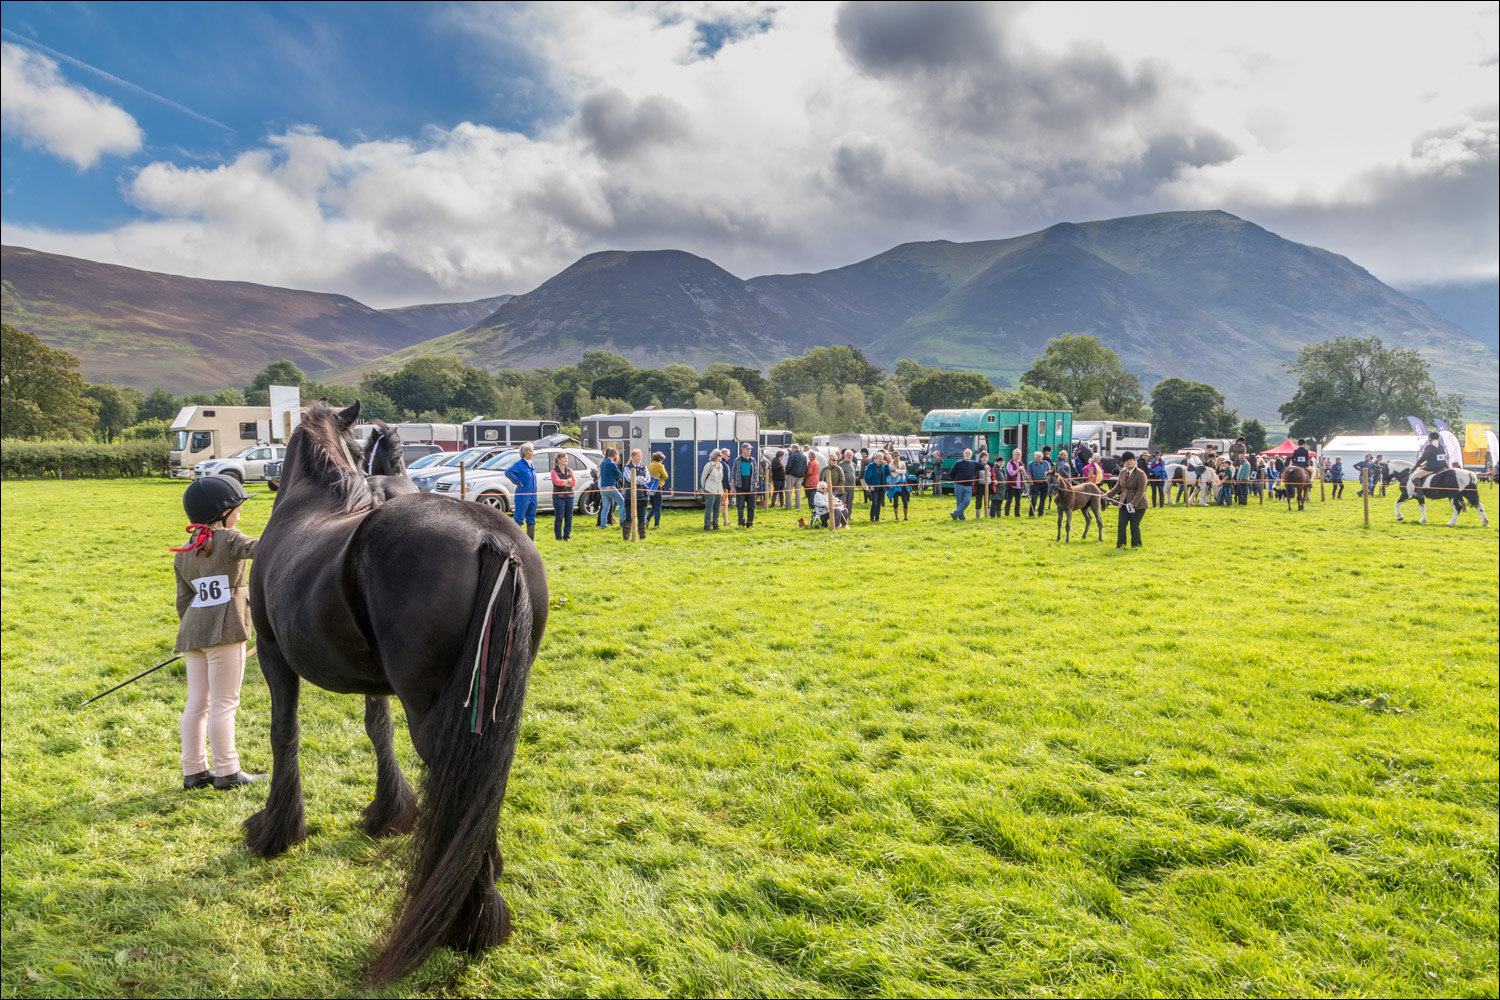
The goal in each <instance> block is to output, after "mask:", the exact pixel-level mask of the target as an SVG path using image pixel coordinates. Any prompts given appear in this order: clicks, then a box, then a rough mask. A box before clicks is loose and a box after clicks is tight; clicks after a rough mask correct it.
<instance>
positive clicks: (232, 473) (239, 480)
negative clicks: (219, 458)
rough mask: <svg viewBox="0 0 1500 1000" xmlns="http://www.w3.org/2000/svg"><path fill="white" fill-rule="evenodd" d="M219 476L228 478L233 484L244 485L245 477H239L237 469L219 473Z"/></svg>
mask: <svg viewBox="0 0 1500 1000" xmlns="http://www.w3.org/2000/svg"><path fill="white" fill-rule="evenodd" d="M219 475H221V476H228V477H229V478H230V479H233V480H234V481H235V482H237V483H239V484H240V485H242V486H243V485H244V483H245V477H244V476H242V475H240V472H239V470H238V469H225V470H224V471H223V472H221V473H219Z"/></svg>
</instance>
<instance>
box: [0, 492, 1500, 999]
mask: <svg viewBox="0 0 1500 1000" xmlns="http://www.w3.org/2000/svg"><path fill="white" fill-rule="evenodd" d="M181 489H182V487H181V485H180V484H172V483H166V482H133V483H132V482H125V483H116V482H99V483H93V482H91V483H37V482H19V483H18V482H7V483H5V484H4V485H3V491H0V500H3V507H4V531H3V565H4V577H3V585H4V590H3V600H4V611H3V681H4V683H3V781H4V809H3V851H4V855H3V862H4V863H3V902H4V905H3V963H0V964H3V972H0V976H3V978H0V982H3V991H4V995H6V996H28V997H29V996H98V995H142V996H145V995H152V996H194V997H197V996H233V995H249V996H321V995H336V996H342V995H351V996H352V995H360V994H361V993H362V992H363V991H362V989H361V986H360V978H361V974H362V966H363V963H365V962H366V961H367V960H368V958H369V957H370V955H371V954H372V950H373V947H374V945H375V943H376V942H377V940H378V938H379V936H380V934H381V932H382V930H383V928H385V927H386V926H387V922H388V916H389V912H390V909H391V906H392V905H393V902H394V901H395V899H396V894H397V891H398V889H399V886H400V881H399V878H400V871H401V868H400V864H399V861H400V852H401V849H402V847H403V842H402V841H401V840H395V841H383V842H374V841H371V840H370V839H368V838H367V837H365V836H364V834H363V833H362V832H360V830H359V828H358V826H357V820H358V813H359V810H360V809H361V808H362V807H363V806H364V804H365V803H366V802H367V801H368V800H369V797H370V795H371V794H372V792H373V789H374V764H373V758H372V755H371V753H370V750H369V744H368V742H367V740H366V738H365V735H364V729H363V724H362V702H361V700H360V699H357V698H351V697H341V696H336V695H331V694H327V693H324V692H321V691H317V690H315V689H309V688H306V687H304V695H303V705H302V725H303V735H304V745H303V754H302V762H303V769H304V782H305V788H306V792H307V800H308V824H309V827H310V829H311V836H310V837H309V839H308V840H307V841H306V842H304V843H303V844H301V845H299V846H297V847H295V848H293V849H292V850H291V851H290V852H288V853H287V854H286V855H284V856H283V857H281V858H279V859H276V860H274V861H261V860H258V859H256V858H253V857H251V856H250V855H249V854H248V853H247V851H246V850H245V848H244V846H243V844H242V842H241V838H240V829H239V823H240V821H241V820H242V819H243V818H244V817H245V816H246V815H248V814H249V813H251V812H253V811H255V810H256V809H258V808H259V807H260V803H262V802H263V801H264V798H265V795H266V789H265V787H264V786H259V787H253V788H250V789H245V790H241V791H237V792H234V793H225V794H219V793H215V792H212V791H200V792H193V793H188V792H183V791H182V790H181V789H180V786H179V781H180V770H179V768H178V755H179V747H178V739H177V717H178V713H179V712H180V711H181V705H182V700H183V697H184V685H183V681H182V674H181V671H180V670H178V669H177V668H175V667H174V668H168V669H167V670H164V671H161V672H160V673H158V674H156V675H153V676H152V677H150V678H147V679H146V680H144V681H141V682H139V683H137V684H135V685H133V686H131V687H129V688H126V689H124V690H123V691H121V692H118V693H117V694H115V695H111V696H110V697H109V698H107V699H105V700H104V701H102V702H99V703H97V704H95V705H91V706H89V707H88V708H85V709H79V708H78V707H77V706H78V705H79V703H80V702H81V701H82V700H83V699H84V698H85V697H87V696H89V695H90V694H93V693H96V692H98V691H100V690H103V689H104V688H106V687H108V686H109V685H111V684H114V683H117V682H118V681H119V680H123V679H124V678H125V677H127V676H129V675H130V674H132V673H135V672H138V671H139V670H142V669H144V668H145V667H147V666H150V665H151V664H153V663H155V662H158V661H159V660H161V659H164V658H165V657H166V656H167V655H169V651H170V647H171V642H172V639H173V635H174V631H175V624H176V619H175V615H174V613H173V610H172V593H173V590H172V575H171V558H170V554H169V553H168V552H167V551H166V549H167V546H169V545H174V544H179V543H180V539H182V538H184V537H185V536H184V535H183V534H182V530H181V527H182V524H183V522H184V518H183V517H182V515H181V508H180V504H179V498H180V494H181ZM1352 492H1353V491H1352V490H1351V493H1352ZM1484 495H1485V498H1486V502H1487V506H1489V507H1490V509H1491V511H1492V513H1500V509H1497V508H1500V504H1497V502H1496V497H1495V491H1494V489H1493V488H1492V487H1491V488H1487V490H1486V492H1485V494H1484ZM269 511H270V504H269V503H268V502H266V500H265V499H261V500H256V501H253V502H252V503H251V504H250V505H249V506H248V507H247V515H246V518H245V525H244V526H245V527H246V529H247V530H250V531H252V532H254V531H257V530H258V529H259V528H260V527H261V526H262V525H263V524H264V523H265V519H266V516H267V515H268V514H269ZM1408 512H1409V514H1410V517H1411V518H1412V519H1414V518H1415V516H1416V508H1415V507H1414V506H1411V507H1408ZM1448 513H1449V511H1447V510H1446V509H1445V510H1443V511H1442V512H1441V516H1440V517H1439V518H1438V523H1436V524H1431V525H1426V526H1422V525H1418V524H1416V523H1414V521H1413V520H1409V521H1408V523H1405V524H1396V523H1393V522H1392V520H1391V512H1390V507H1389V504H1388V503H1386V502H1384V501H1382V502H1380V503H1379V504H1378V505H1377V507H1376V509H1375V511H1374V512H1373V514H1374V517H1373V524H1372V526H1371V527H1370V528H1369V529H1365V528H1364V527H1362V525H1361V524H1360V516H1359V507H1358V501H1356V500H1354V499H1352V498H1346V499H1345V500H1343V501H1342V502H1338V503H1335V502H1328V503H1324V504H1319V503H1318V502H1317V501H1316V500H1315V501H1314V503H1313V504H1312V506H1311V507H1310V509H1309V510H1308V511H1306V512H1305V513H1302V514H1297V513H1295V512H1293V513H1290V514H1289V513H1288V512H1287V511H1286V508H1285V506H1284V505H1282V506H1272V505H1269V504H1268V505H1266V506H1265V507H1258V506H1252V507H1250V508H1248V509H1230V510H1223V509H1192V510H1184V509H1181V508H1176V509H1171V510H1167V511H1160V512H1157V511H1153V512H1151V513H1150V514H1148V515H1147V517H1146V521H1145V529H1146V540H1147V546H1148V547H1147V548H1146V549H1144V550H1142V551H1139V552H1129V551H1125V552H1117V551H1116V550H1115V549H1114V547H1113V527H1114V524H1113V517H1112V516H1111V517H1110V518H1109V526H1110V534H1109V536H1108V537H1109V541H1108V542H1106V544H1104V545H1098V544H1095V543H1094V542H1093V541H1090V542H1088V543H1087V544H1084V543H1080V542H1079V541H1078V540H1077V532H1076V530H1075V534H1074V541H1073V543H1072V544H1071V545H1067V546H1063V545H1058V544H1056V543H1054V542H1053V541H1052V534H1053V530H1052V522H1051V520H1050V518H1049V519H1048V520H1047V521H1046V522H1045V523H1038V522H1036V521H1029V520H1027V519H1025V518H1022V519H1020V520H1014V519H1012V520H1010V521H1008V522H1006V523H1003V524H1002V523H998V522H989V521H972V520H971V521H969V522H967V523H964V524H955V523H952V522H950V521H949V520H948V518H947V517H946V514H945V509H944V510H940V509H939V508H938V507H937V506H936V505H935V503H934V501H932V500H930V499H925V498H924V499H919V500H918V501H917V503H916V505H915V506H914V508H913V514H912V520H911V521H910V522H909V523H885V524H880V525H875V526H871V525H868V524H865V523H862V521H863V518H864V516H865V511H864V508H862V507H861V508H859V509H858V510H857V512H856V527H855V529H854V530H851V531H848V532H843V533H839V534H837V535H830V534H829V533H826V532H812V531H799V530H797V529H796V528H795V527H794V526H793V524H792V520H793V519H792V518H791V517H790V516H789V515H786V514H783V513H781V512H779V511H778V512H775V513H773V514H772V515H771V516H769V517H764V516H763V517H762V520H761V522H759V523H758V525H757V527H756V528H755V529H754V530H753V532H740V531H737V530H735V529H728V530H726V531H721V532H719V533H718V534H716V535H705V534H703V532H702V531H701V530H700V525H701V515H700V514H698V513H697V512H686V511H685V512H681V513H671V512H669V513H668V516H667V522H666V524H665V527H664V528H663V529H662V530H661V531H660V532H656V533H653V534H652V535H651V537H650V538H649V539H648V541H646V542H645V543H644V544H642V545H638V546H634V547H627V546H626V545H625V544H624V543H622V542H621V541H620V538H619V534H618V533H617V532H615V531H610V532H607V533H606V532H601V531H599V530H597V529H596V528H592V527H588V526H580V528H579V529H578V530H577V537H576V538H575V540H574V541H573V542H572V543H570V544H569V545H567V546H563V545H561V544H558V543H555V542H554V541H553V540H552V538H551V523H550V520H544V522H543V523H542V524H540V525H539V528H540V530H539V532H538V535H539V545H540V547H541V550H542V553H543V555H544V557H545V558H546V559H547V562H548V568H549V571H550V575H551V579H550V582H551V588H552V595H553V602H552V603H553V611H552V617H551V621H550V625H549V629H548V632H547V636H546V639H545V641H544V643H543V645H542V654H541V657H540V658H539V660H538V661H537V664H536V667H535V669H534V672H533V674H532V681H531V690H530V696H529V700H528V704H527V711H526V715H525V719H524V722H523V726H522V732H521V746H520V751H519V753H518V756H517V759H516V764H515V769H514V772H513V776H512V779H511V792H510V796H509V799H508V800H507V802H506V805H505V809H504V810H503V812H502V814H501V829H500V837H501V845H502V848H503V850H504V851H505V855H506V873H505V877H504V879H503V880H502V881H501V889H502V891H503V892H504V893H505V895H506V897H507V898H508V899H509V901H510V903H511V906H512V908H513V909H514V911H515V914H516V920H517V933H516V934H515V936H514V937H513V938H512V940H511V942H510V943H509V944H508V945H507V946H506V947H504V948H501V949H498V950H496V951H493V952H491V953H489V954H488V955H486V956H484V957H483V958H482V959H479V960H468V959H465V958H463V957H461V956H458V955H454V954H451V953H449V952H446V951H440V952H439V953H438V954H437V956H436V957H434V958H433V959H432V960H431V961H430V962H428V963H427V964H426V965H425V966H424V967H423V968H422V969H421V970H419V971H418V972H417V973H416V974H415V975H414V976H413V977H411V978H410V979H408V980H406V981H405V982H403V983H401V984H399V985H398V987H397V988H396V989H395V990H393V991H391V992H393V993H394V994H396V995H407V994H424V995H426V994H438V995H444V996H474V995H492V996H493V995H508V996H509V995H516V996H572V995H589V996H599V995H615V996H654V995H671V996H696V995H726V996H727V995H787V996H850V995H857V996H890V995H911V996H932V995H1015V994H1024V995H1141V994H1195V995H1260V994H1277V995H1285V994H1308V995H1351V994H1354V995H1387V996H1494V995H1496V992H1497V985H1496V975H1497V964H1496V963H1497V954H1496V952H1497V946H1496V935H1497V916H1496V905H1497V896H1496V881H1497V867H1496V866H1497V815H1500V811H1497V709H1500V706H1497V695H1496V641H1497V634H1500V620H1497V618H1500V615H1497V606H1500V595H1497V555H1500V552H1497V534H1496V530H1495V529H1494V528H1490V529H1481V528H1480V527H1479V526H1478V525H1479V522H1478V517H1477V516H1476V515H1475V514H1474V513H1473V512H1470V513H1468V514H1466V515H1465V516H1464V518H1463V519H1462V520H1461V521H1460V526H1459V527H1457V528H1451V529H1450V528H1445V527H1444V526H1443V525H1442V523H1441V522H1442V521H1445V520H1446V519H1447V517H1448ZM1076 527H1077V525H1076V524H1075V529H1076ZM267 718H268V698H267V694H266V689H265V685H264V683H263V682H262V681H261V679H260V677H259V674H258V671H256V670H255V669H254V667H253V666H252V671H251V675H250V676H247V679H246V683H245V689H244V700H243V704H242V707H241V710H240V714H239V737H240V746H241V753H242V756H243V757H244V758H245V761H246V764H247V766H258V767H260V768H265V767H268V766H269V763H270V751H269V748H268V745H267V732H266V730H267V725H266V722H267ZM397 725H398V748H399V750H400V752H401V753H402V755H403V761H404V762H405V763H406V764H407V765H408V769H409V770H410V771H416V770H417V768H418V764H417V761H416V760H415V757H414V755H413V753H412V751H411V748H410V742H409V740H407V739H406V737H405V733H404V732H403V731H401V727H402V725H403V723H402V722H401V721H400V719H399V718H398V723H397Z"/></svg>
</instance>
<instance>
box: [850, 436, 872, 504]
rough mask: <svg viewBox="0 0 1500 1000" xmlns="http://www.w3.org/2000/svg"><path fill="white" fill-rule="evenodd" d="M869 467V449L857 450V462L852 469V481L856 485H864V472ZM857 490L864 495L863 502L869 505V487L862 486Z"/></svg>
mask: <svg viewBox="0 0 1500 1000" xmlns="http://www.w3.org/2000/svg"><path fill="white" fill-rule="evenodd" d="M869 467H870V449H868V448H861V449H859V462H858V463H857V464H856V466H855V469H854V481H855V482H856V483H864V481H865V470H866V469H868V468H869ZM857 489H858V490H859V492H862V493H864V495H865V502H866V503H870V502H871V499H870V487H869V486H868V485H864V486H859V487H857ZM850 509H851V510H852V509H853V508H850Z"/></svg>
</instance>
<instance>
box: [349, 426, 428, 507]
mask: <svg viewBox="0 0 1500 1000" xmlns="http://www.w3.org/2000/svg"><path fill="white" fill-rule="evenodd" d="M370 425H371V426H372V427H374V428H375V430H374V432H373V433H372V434H371V435H370V438H369V440H368V441H366V442H365V457H364V461H362V462H360V463H359V468H360V471H361V472H363V473H364V474H365V484H366V485H367V486H369V487H370V492H371V493H372V494H374V496H375V499H376V500H377V501H384V500H389V499H390V498H391V497H399V496H408V495H410V494H413V493H420V492H422V491H421V490H419V489H417V484H416V483H414V482H412V481H411V477H410V476H408V475H407V474H406V456H405V455H404V454H402V451H401V435H400V434H397V433H396V429H395V428H394V427H392V426H391V425H390V424H388V423H386V422H385V421H384V420H371V421H370Z"/></svg>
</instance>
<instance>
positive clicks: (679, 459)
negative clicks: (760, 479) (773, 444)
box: [621, 409, 760, 504]
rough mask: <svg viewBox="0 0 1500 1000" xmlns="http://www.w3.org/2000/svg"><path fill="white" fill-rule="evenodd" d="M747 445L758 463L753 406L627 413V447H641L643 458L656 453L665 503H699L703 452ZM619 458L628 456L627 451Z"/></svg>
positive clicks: (735, 450)
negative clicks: (662, 472)
mask: <svg viewBox="0 0 1500 1000" xmlns="http://www.w3.org/2000/svg"><path fill="white" fill-rule="evenodd" d="M742 444H748V445H750V452H751V454H752V455H753V456H754V457H755V460H756V462H757V463H758V462H759V461H760V417H758V416H757V415H756V414H755V412H754V411H753V410H688V409H665V410H636V411H635V412H634V413H632V414H631V415H630V448H639V449H641V455H642V459H643V461H647V462H649V461H650V460H651V453H652V452H653V451H659V452H661V453H662V455H663V464H664V465H666V467H667V483H666V488H665V491H664V492H665V497H664V498H663V499H664V501H665V502H666V503H677V504H701V503H702V502H703V501H702V498H701V497H700V496H699V495H698V480H699V476H700V474H701V473H702V471H703V467H704V464H705V463H706V462H707V461H708V453H709V452H711V451H714V450H715V449H718V448H729V449H730V450H731V451H732V453H733V454H735V455H738V454H739V453H740V445H742ZM621 458H622V459H624V458H629V451H628V450H627V451H626V452H625V453H624V454H622V455H621Z"/></svg>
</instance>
